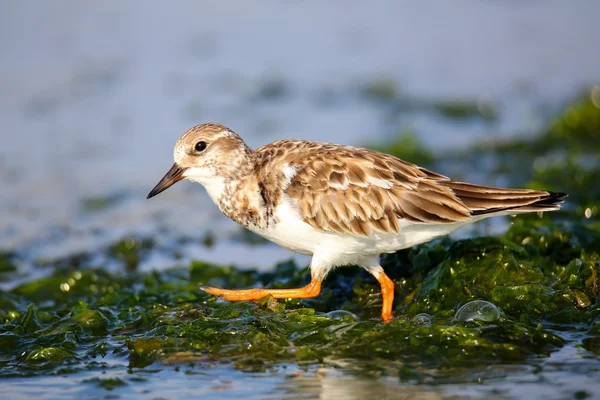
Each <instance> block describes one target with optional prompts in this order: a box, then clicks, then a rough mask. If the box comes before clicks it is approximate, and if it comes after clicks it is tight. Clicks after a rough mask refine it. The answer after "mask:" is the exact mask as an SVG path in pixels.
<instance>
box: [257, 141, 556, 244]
mask: <svg viewBox="0 0 600 400" xmlns="http://www.w3.org/2000/svg"><path fill="white" fill-rule="evenodd" d="M282 149H284V150H282ZM257 154H258V157H262V158H261V159H260V160H259V164H260V165H261V166H262V171H263V172H262V173H263V175H262V176H261V179H263V181H268V180H269V179H271V180H275V181H276V182H277V183H278V184H279V185H280V187H282V188H283V189H282V190H283V192H280V194H279V195H287V196H288V197H289V198H290V199H291V200H293V201H295V202H297V203H298V204H299V210H300V212H301V214H302V217H303V218H304V220H305V221H306V222H307V223H308V224H310V225H311V226H312V227H314V228H315V229H319V230H323V231H329V232H340V233H347V234H352V235H357V236H370V235H372V234H373V232H383V233H398V232H399V231H400V220H402V219H405V220H408V221H411V222H414V223H423V224H426V223H454V222H460V221H467V220H469V219H471V218H473V216H475V215H480V214H487V213H494V212H505V211H506V210H512V209H515V210H517V211H519V210H522V211H524V212H525V211H532V210H536V211H537V210H554V209H557V208H558V207H559V204H560V202H561V201H562V200H561V199H562V198H564V196H565V195H564V194H562V193H558V194H552V193H549V192H544V191H538V190H529V189H500V188H492V187H487V186H478V185H473V184H468V183H463V182H456V181H452V180H451V179H449V178H448V177H446V176H443V175H440V174H437V173H435V172H432V171H429V170H427V169H424V168H421V167H418V166H416V165H414V164H410V163H407V162H405V161H402V160H400V159H398V158H395V157H393V156H391V155H387V154H383V153H379V152H375V151H371V150H367V149H359V148H353V147H346V146H338V145H331V144H324V143H316V142H308V141H299V140H288V141H285V140H284V141H279V142H275V143H271V144H269V145H267V146H265V147H263V148H261V149H259V150H257ZM283 163H285V164H287V165H288V166H289V167H291V168H292V169H293V171H294V174H293V175H292V176H291V177H290V176H289V175H288V176H285V174H282V173H281V171H277V166H278V165H282V164H283ZM274 176H276V178H273V177H274ZM282 179H285V180H284V181H282ZM273 186H276V185H270V186H269V187H273ZM276 197H277V194H276V193H275V194H274V198H276Z"/></svg>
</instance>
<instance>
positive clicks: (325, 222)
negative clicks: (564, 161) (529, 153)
mask: <svg viewBox="0 0 600 400" xmlns="http://www.w3.org/2000/svg"><path fill="white" fill-rule="evenodd" d="M174 158H175V163H174V164H173V166H172V167H171V169H170V170H169V172H167V174H166V175H165V176H164V177H163V178H162V179H161V181H160V182H159V183H158V184H157V185H156V187H154V189H152V191H151V192H150V194H148V198H150V197H153V196H156V195H157V194H159V193H160V192H162V191H163V190H165V189H167V188H168V187H170V186H171V185H173V184H174V183H176V182H178V181H180V180H182V179H188V180H190V181H193V182H197V183H200V184H201V185H203V186H204V187H205V188H206V191H207V192H208V195H209V196H210V197H211V199H212V200H213V201H214V202H215V203H216V204H217V205H218V206H219V208H220V209H221V211H222V212H223V213H224V214H225V215H227V216H228V217H229V218H231V219H232V220H234V221H235V222H237V223H239V224H241V225H243V226H245V227H246V228H248V229H250V230H251V231H253V232H256V233H257V234H259V235H261V236H263V237H265V238H266V239H268V240H270V241H272V242H275V243H277V244H279V245H281V246H283V247H287V248H288V249H291V250H293V251H295V252H298V253H302V254H309V255H312V260H311V263H310V270H311V277H312V279H311V282H310V283H309V284H308V285H307V286H305V287H303V288H299V289H247V290H227V289H218V288H213V287H204V290H205V291H206V292H208V293H211V294H214V295H217V296H221V297H222V298H224V299H226V300H231V301H237V300H257V299H260V298H262V297H264V296H267V295H271V296H273V297H275V298H307V297H314V296H317V295H318V294H319V292H320V290H321V281H322V280H323V278H324V277H325V276H326V275H327V273H328V272H329V271H331V269H332V268H334V267H336V266H343V265H358V266H360V267H362V268H364V269H366V270H367V271H369V272H370V273H371V274H373V276H374V277H375V278H376V279H377V280H378V281H379V283H380V285H381V294H382V296H383V306H382V311H381V318H382V319H383V320H388V319H390V318H392V303H393V300H394V282H392V280H391V279H390V278H388V277H387V275H386V274H385V273H384V272H383V269H382V268H381V266H380V265H379V255H380V254H381V253H392V252H395V251H397V250H400V249H405V248H407V247H411V246H414V245H417V244H419V243H423V242H426V241H428V240H431V239H433V238H435V237H438V236H442V235H446V234H448V233H450V232H453V231H455V230H456V229H458V228H460V227H463V226H465V225H468V224H470V223H473V222H475V221H479V220H481V219H484V218H488V217H493V216H497V215H509V214H519V213H526V212H538V211H552V210H558V209H559V208H560V204H561V203H562V200H563V198H564V197H566V194H565V193H553V192H546V191H540V190H530V189H502V188H494V187H486V186H479V185H473V184H470V183H465V182H458V181H453V180H452V179H449V178H447V177H445V176H443V175H440V174H437V173H435V172H432V171H429V170H427V169H425V168H421V167H419V166H417V165H414V164H411V163H408V162H406V161H402V160H400V159H398V158H396V157H393V156H391V155H388V154H383V153H379V152H376V151H373V150H368V149H363V148H356V147H350V146H343V145H337V144H327V143H319V142H311V141H307V140H294V139H290V140H280V141H277V142H273V143H270V144H267V145H266V146H263V147H261V148H259V149H256V150H253V149H251V148H249V147H248V146H247V145H246V144H245V143H244V141H243V140H242V139H241V138H240V137H239V136H238V135H237V134H236V133H235V132H233V131H232V130H231V129H229V128H227V127H225V126H223V125H219V124H215V123H207V124H202V125H198V126H195V127H193V128H191V129H190V130H188V131H187V132H185V133H184V134H183V135H182V136H181V137H180V138H179V140H178V141H177V143H176V144H175V151H174Z"/></svg>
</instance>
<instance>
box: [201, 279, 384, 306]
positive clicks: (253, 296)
mask: <svg viewBox="0 0 600 400" xmlns="http://www.w3.org/2000/svg"><path fill="white" fill-rule="evenodd" d="M201 289H202V290H204V291H205V292H206V293H210V294H214V295H215V296H219V297H221V298H222V299H224V300H229V301H244V300H258V299H262V298H263V297H265V296H269V295H271V296H273V297H274V298H276V299H306V298H308V297H315V296H317V295H318V294H319V293H320V292H321V280H319V279H315V278H313V279H312V280H311V281H310V283H309V284H308V285H306V286H304V287H303V288H299V289H244V290H228V289H217V288H213V287H208V286H204V287H202V288H201ZM393 296H394V294H393V292H392V297H393Z"/></svg>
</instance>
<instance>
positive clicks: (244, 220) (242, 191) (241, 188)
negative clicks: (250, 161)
mask: <svg viewBox="0 0 600 400" xmlns="http://www.w3.org/2000/svg"><path fill="white" fill-rule="evenodd" d="M222 185H223V186H222V187H223V189H222V191H221V194H220V196H219V198H218V200H216V201H215V203H217V205H218V206H219V209H221V211H222V212H223V214H225V215H226V216H228V217H229V218H231V219H232V220H234V221H235V222H237V223H238V224H241V225H243V226H245V227H247V228H250V229H252V228H260V227H262V226H263V225H264V223H265V217H266V216H265V212H264V209H265V207H264V201H263V198H262V196H261V189H260V184H259V180H258V177H257V176H256V175H255V174H248V175H245V176H244V177H243V178H240V179H235V180H229V181H226V182H223V183H222ZM207 190H209V189H208V188H207ZM209 194H210V191H209ZM211 197H212V195H211ZM213 200H214V198H213Z"/></svg>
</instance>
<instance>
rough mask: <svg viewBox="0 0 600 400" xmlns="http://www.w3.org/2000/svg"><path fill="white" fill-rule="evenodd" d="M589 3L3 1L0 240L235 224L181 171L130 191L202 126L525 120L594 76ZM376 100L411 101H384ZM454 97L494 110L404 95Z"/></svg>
mask: <svg viewBox="0 0 600 400" xmlns="http://www.w3.org/2000/svg"><path fill="white" fill-rule="evenodd" d="M599 15H600V3H598V2H594V1H578V2H563V1H544V2H541V1H522V2H506V1H504V2H499V1H470V2H467V1H461V2H452V4H451V3H450V2H403V1H376V2H358V1H350V2H342V1H330V2H316V1H314V2H300V1H269V0H256V1H253V2H238V1H211V2H207V1H178V2H172V3H169V2H157V1H148V2H142V1H137V2H136V1H102V2H99V1H83V0H79V1H77V0H72V1H66V0H65V1H52V2H50V1H15V2H10V1H2V2H1V3H0V50H1V52H2V56H1V61H0V119H1V121H2V125H3V127H2V145H1V146H0V187H1V188H2V190H0V249H4V250H11V251H17V252H24V253H26V254H28V255H29V257H31V259H34V258H40V257H43V258H46V259H52V258H57V257H64V256H68V255H72V254H75V253H78V252H83V251H88V250H93V249H97V248H98V247H99V246H103V245H105V244H108V243H111V241H114V240H115V239H119V238H122V237H125V236H129V235H142V236H143V235H150V236H153V237H155V238H156V240H157V241H158V243H159V244H160V243H161V242H169V241H176V240H178V238H180V237H191V238H198V239H200V238H202V237H203V235H205V234H206V232H208V231H210V232H212V233H213V234H214V235H215V237H217V239H218V238H219V237H221V236H226V235H228V234H230V233H231V232H234V231H237V230H238V227H237V226H235V224H234V223H232V222H230V221H227V220H226V219H225V217H223V216H221V214H220V212H219V211H218V209H217V207H216V206H214V205H213V204H212V203H210V200H209V199H208V196H206V195H205V193H204V191H203V190H202V188H201V187H200V186H198V185H193V184H191V183H187V182H186V183H180V184H178V185H176V186H175V187H173V188H172V189H171V190H169V191H168V192H166V193H164V194H162V195H161V196H159V197H157V198H156V199H153V200H152V201H147V200H145V196H146V194H147V192H148V191H149V190H150V189H151V188H152V187H153V186H154V185H155V184H156V182H158V180H159V179H160V178H161V177H162V175H163V174H164V173H165V172H166V171H167V169H168V168H169V167H170V165H171V163H172V148H173V145H174V143H175V141H176V139H177V137H178V136H179V135H180V134H181V133H182V132H183V131H185V130H186V129H187V128H189V127H191V126H192V125H195V124H198V123H202V122H207V121H216V122H219V123H222V124H225V125H227V126H229V127H230V128H232V129H234V130H235V131H236V132H238V133H239V134H240V135H241V136H242V137H243V138H244V139H245V140H246V141H247V142H248V143H249V144H250V145H251V146H260V145H262V144H265V143H268V142H270V141H272V140H277V139H282V138H290V137H294V138H304V139H312V140H320V141H326V142H337V143H345V144H352V145H369V144H372V143H376V142H377V143H381V142H385V141H386V140H392V139H393V138H394V137H396V135H398V134H399V133H401V132H406V131H411V132H415V133H416V135H417V136H418V138H419V140H420V141H421V142H422V143H423V144H424V145H425V146H427V147H428V148H430V149H432V150H433V151H436V152H443V151H445V150H449V149H456V148H459V147H462V146H467V145H468V144H469V143H471V142H474V141H478V140H496V139H499V138H507V137H510V136H511V135H512V136H514V135H524V134H525V135H527V134H533V133H534V132H535V131H536V130H538V129H539V128H540V126H542V125H543V124H544V123H545V122H546V121H547V118H548V116H549V115H551V114H552V113H553V112H555V111H556V110H558V109H560V107H561V106H562V105H564V104H565V102H566V101H567V100H568V99H570V98H571V97H573V96H575V95H576V94H578V93H579V91H580V90H581V89H582V88H584V87H589V86H590V85H593V84H598V82H600V56H599V55H598V49H599V48H600V43H599V42H600V40H599V37H600V36H599V35H598V16H599ZM386 96H394V97H398V98H399V99H404V103H402V104H403V106H404V107H405V108H406V109H409V110H411V111H410V112H405V113H396V114H394V113H390V112H384V111H382V107H381V106H380V104H379V103H378V102H377V97H386ZM452 101H458V102H465V101H466V102H471V103H472V104H474V105H475V107H476V108H477V109H478V110H479V112H480V113H481V114H482V115H485V114H486V113H493V116H494V118H483V119H481V118H480V119H475V120H472V119H466V120H458V121H454V122H451V123H449V122H448V120H447V119H444V117H443V116H442V115H440V114H439V113H438V114H436V113H432V112H428V111H426V110H425V108H423V107H421V106H422V105H423V104H430V103H431V102H452ZM424 110H425V111H424ZM388 111H389V110H388ZM180 251H181V254H182V257H183V258H184V259H186V258H192V257H196V258H202V259H204V260H207V261H218V262H220V263H223V264H228V263H238V264H239V263H242V264H245V265H252V266H258V267H263V268H270V267H272V265H273V262H275V261H277V260H281V259H282V258H285V257H290V254H291V253H289V252H287V251H286V250H284V249H279V248H278V247H276V246H268V247H258V248H253V249H250V248H249V247H248V246H247V245H245V244H244V243H240V242H236V241H219V240H217V241H216V245H215V246H213V247H211V248H206V247H201V246H198V245H197V243H193V242H192V243H188V244H181V246H180ZM172 262H173V261H172V257H170V256H166V255H165V256H161V255H160V253H157V254H153V255H152V256H151V257H150V258H149V259H147V260H145V261H144V263H143V265H142V266H141V267H142V268H159V267H161V266H166V265H172ZM13 283H14V282H13Z"/></svg>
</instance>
